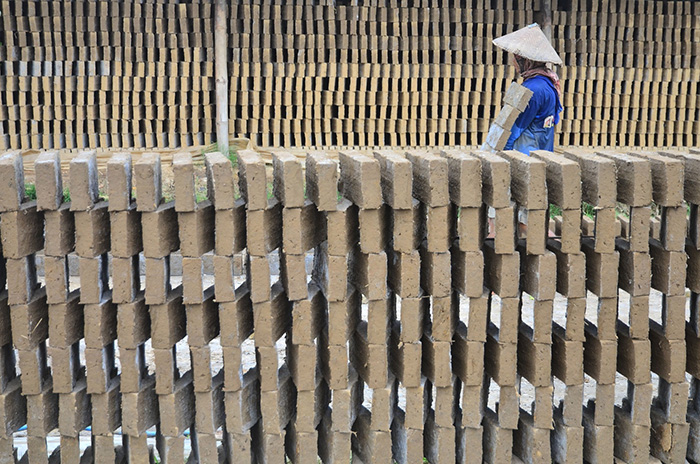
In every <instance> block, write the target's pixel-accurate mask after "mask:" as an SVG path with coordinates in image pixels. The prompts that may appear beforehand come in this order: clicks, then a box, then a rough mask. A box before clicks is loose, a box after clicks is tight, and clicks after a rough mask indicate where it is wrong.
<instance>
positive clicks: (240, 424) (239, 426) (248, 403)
mask: <svg viewBox="0 0 700 464" xmlns="http://www.w3.org/2000/svg"><path fill="white" fill-rule="evenodd" d="M224 406H225V410H226V429H227V430H233V431H234V432H233V433H246V432H248V431H249V430H250V428H251V427H253V425H255V423H256V422H257V421H258V419H259V418H260V381H259V380H258V374H257V372H256V371H254V370H250V371H248V372H247V373H246V374H245V375H244V376H243V385H242V387H241V389H240V390H238V391H235V392H226V393H224Z"/></svg>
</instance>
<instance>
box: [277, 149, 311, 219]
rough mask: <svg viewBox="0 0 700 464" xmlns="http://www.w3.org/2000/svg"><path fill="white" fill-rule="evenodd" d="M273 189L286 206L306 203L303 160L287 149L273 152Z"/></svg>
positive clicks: (296, 206)
mask: <svg viewBox="0 0 700 464" xmlns="http://www.w3.org/2000/svg"><path fill="white" fill-rule="evenodd" d="M272 168H273V175H274V180H273V184H272V185H273V191H274V194H275V196H276V197H277V199H278V200H279V201H280V202H281V203H282V204H283V205H284V207H285V208H299V207H301V206H302V205H303V204H304V188H303V187H304V173H303V170H302V165H301V162H300V161H299V160H298V159H297V157H296V156H294V155H292V154H291V153H289V152H286V151H281V150H280V151H274V152H273V153H272Z"/></svg>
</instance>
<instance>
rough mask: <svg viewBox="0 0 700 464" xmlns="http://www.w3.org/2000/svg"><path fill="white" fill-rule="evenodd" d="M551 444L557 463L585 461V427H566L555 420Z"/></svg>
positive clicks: (553, 457)
mask: <svg viewBox="0 0 700 464" xmlns="http://www.w3.org/2000/svg"><path fill="white" fill-rule="evenodd" d="M551 442H552V459H553V460H555V462H582V461H583V427H581V426H569V425H565V424H563V423H562V422H561V421H560V420H556V419H555V422H554V430H553V431H552V436H551Z"/></svg>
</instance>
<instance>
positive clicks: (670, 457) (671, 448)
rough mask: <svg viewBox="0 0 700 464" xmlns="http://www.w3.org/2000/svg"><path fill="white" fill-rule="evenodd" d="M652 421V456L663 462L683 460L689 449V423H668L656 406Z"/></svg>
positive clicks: (653, 410) (653, 409)
mask: <svg viewBox="0 0 700 464" xmlns="http://www.w3.org/2000/svg"><path fill="white" fill-rule="evenodd" d="M651 421H652V426H651V443H650V451H651V454H652V456H654V457H656V458H657V459H659V460H661V461H662V462H683V461H684V460H685V454H686V450H687V449H688V434H689V428H690V427H689V425H688V424H673V423H667V422H666V421H665V418H664V416H663V413H661V412H660V411H659V410H658V409H656V408H652V413H651Z"/></svg>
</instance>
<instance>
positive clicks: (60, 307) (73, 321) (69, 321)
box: [49, 292, 85, 348]
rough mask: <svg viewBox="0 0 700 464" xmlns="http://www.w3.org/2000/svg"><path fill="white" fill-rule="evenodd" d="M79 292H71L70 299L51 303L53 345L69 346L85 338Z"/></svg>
mask: <svg viewBox="0 0 700 464" xmlns="http://www.w3.org/2000/svg"><path fill="white" fill-rule="evenodd" d="M78 300H79V293H77V292H75V293H73V294H71V296H70V297H69V299H68V301H66V302H65V303H61V304H56V305H51V307H50V310H49V313H50V316H51V318H50V319H49V337H50V338H51V346H53V347H56V348H68V347H69V346H71V345H72V344H74V343H75V342H77V341H78V340H80V339H81V338H83V327H84V320H85V319H84V313H83V307H82V306H80V305H79V301H78Z"/></svg>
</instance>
